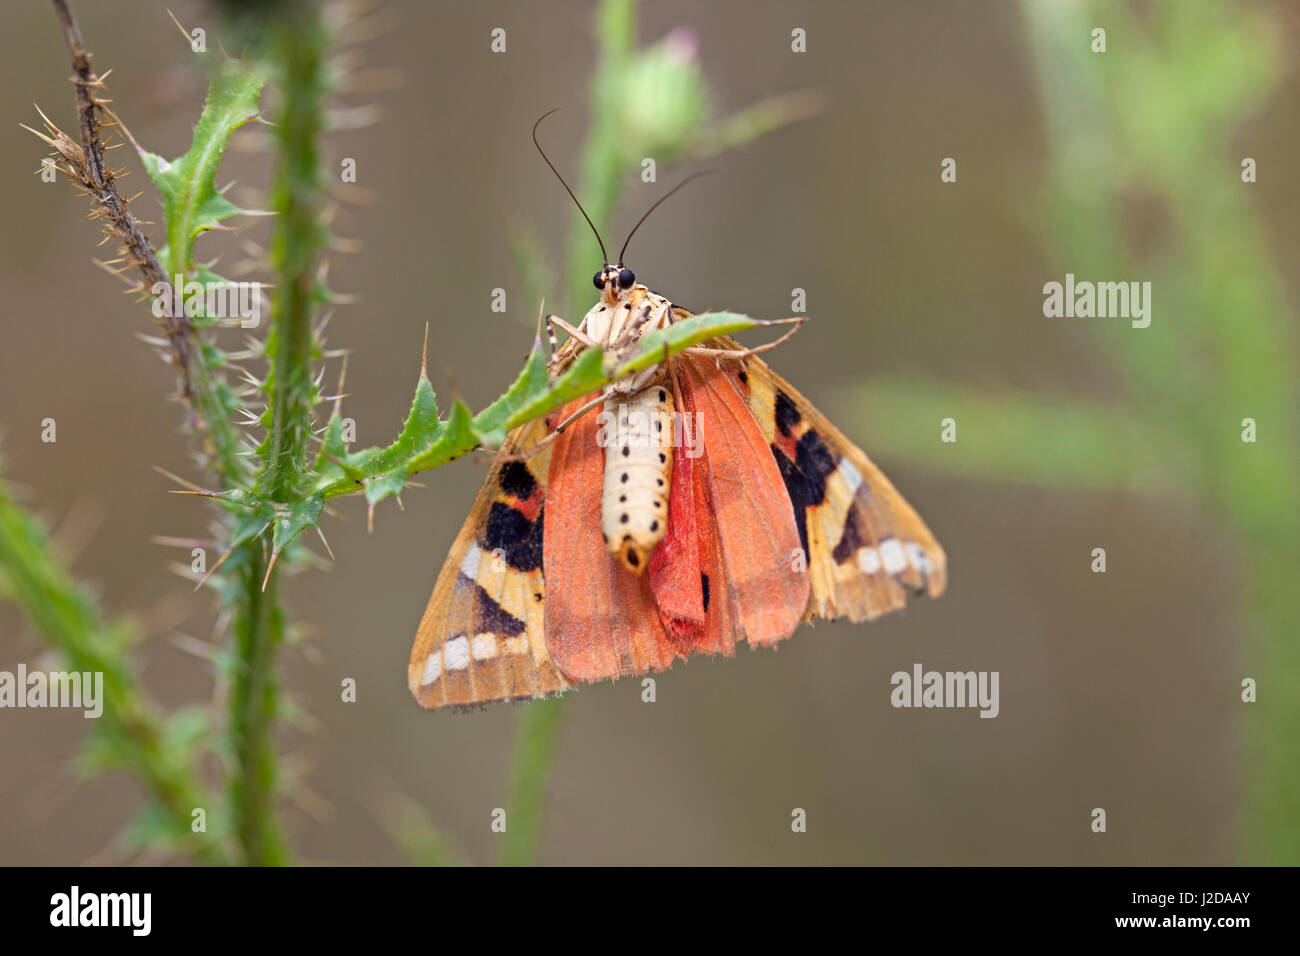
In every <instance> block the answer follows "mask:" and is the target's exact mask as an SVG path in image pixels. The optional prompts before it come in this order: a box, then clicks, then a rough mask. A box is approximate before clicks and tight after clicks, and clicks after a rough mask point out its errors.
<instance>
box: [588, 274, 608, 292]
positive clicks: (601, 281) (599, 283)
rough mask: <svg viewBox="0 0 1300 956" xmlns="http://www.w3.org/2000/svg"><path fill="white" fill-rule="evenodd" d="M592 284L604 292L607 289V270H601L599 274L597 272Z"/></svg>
mask: <svg viewBox="0 0 1300 956" xmlns="http://www.w3.org/2000/svg"><path fill="white" fill-rule="evenodd" d="M591 284H592V285H594V286H595V287H596V288H597V289H600V290H601V291H604V289H605V270H604V269H602V270H600V271H599V272H597V273H596V274H595V275H594V276H593V277H592V279H591Z"/></svg>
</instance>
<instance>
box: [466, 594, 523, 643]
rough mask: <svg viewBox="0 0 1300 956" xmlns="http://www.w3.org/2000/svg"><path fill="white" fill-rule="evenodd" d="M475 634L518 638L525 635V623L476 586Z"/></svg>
mask: <svg viewBox="0 0 1300 956" xmlns="http://www.w3.org/2000/svg"><path fill="white" fill-rule="evenodd" d="M472 619H473V621H474V633H476V634H483V633H485V632H486V633H490V634H504V635H505V636H506V637H518V636H519V635H520V634H522V633H524V629H525V628H524V622H523V621H521V620H519V618H517V617H515V616H514V615H513V614H511V613H510V612H509V611H507V610H506V609H505V608H503V607H502V606H501V605H500V604H498V603H497V602H496V600H495V599H494V598H493V597H492V595H490V594H488V593H487V591H485V590H483V588H482V587H481V586H479V585H478V584H475V585H474V613H473V618H472Z"/></svg>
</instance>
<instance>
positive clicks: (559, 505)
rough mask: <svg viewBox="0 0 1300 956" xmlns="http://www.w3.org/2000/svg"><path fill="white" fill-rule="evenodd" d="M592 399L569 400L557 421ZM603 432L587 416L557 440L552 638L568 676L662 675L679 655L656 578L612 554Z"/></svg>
mask: <svg viewBox="0 0 1300 956" xmlns="http://www.w3.org/2000/svg"><path fill="white" fill-rule="evenodd" d="M592 397H593V396H587V397H586V398H581V399H576V400H575V401H573V402H571V403H569V405H567V406H566V407H565V408H563V409H561V410H560V412H559V414H558V415H557V416H556V420H557V421H563V420H564V419H566V418H567V417H568V416H569V415H570V414H572V413H573V412H574V411H575V410H576V409H578V408H580V407H581V406H582V404H583V403H584V402H586V401H589V400H590V398H592ZM598 433H599V426H598V424H597V417H596V415H594V414H587V415H584V416H583V417H582V418H580V419H579V420H578V421H576V422H574V423H573V424H572V425H570V426H569V427H568V428H567V429H566V430H565V431H564V432H562V433H561V434H560V435H559V436H558V437H557V438H556V439H555V443H554V446H553V447H552V449H551V462H550V471H549V479H548V484H547V489H546V550H545V559H544V560H545V573H546V581H547V584H548V588H547V594H546V641H547V646H548V647H549V649H550V653H551V657H552V658H553V659H554V661H555V663H556V664H558V665H559V667H560V669H561V670H562V671H563V672H564V674H565V675H566V676H567V677H568V678H570V679H571V680H580V681H596V680H602V679H604V678H613V677H619V676H621V675H624V674H640V673H644V672H645V671H648V670H663V669H664V668H666V667H668V666H670V665H671V664H672V662H673V660H674V659H675V657H676V656H677V655H676V653H675V652H674V651H673V649H672V646H671V645H670V644H669V642H668V638H667V635H666V634H665V633H664V629H663V625H662V624H661V623H660V620H659V611H658V609H657V608H656V607H655V603H654V597H653V595H652V594H651V592H650V580H649V576H648V575H645V574H634V573H632V572H631V571H629V570H627V568H625V567H623V565H622V564H621V563H620V562H619V561H618V559H617V558H615V557H614V556H613V555H611V554H610V553H609V552H608V551H607V550H606V549H605V543H604V540H603V539H602V537H601V530H600V499H601V487H602V484H603V479H604V472H605V450H604V449H603V448H601V447H600V445H599V443H598V442H597V440H596V436H597V434H598Z"/></svg>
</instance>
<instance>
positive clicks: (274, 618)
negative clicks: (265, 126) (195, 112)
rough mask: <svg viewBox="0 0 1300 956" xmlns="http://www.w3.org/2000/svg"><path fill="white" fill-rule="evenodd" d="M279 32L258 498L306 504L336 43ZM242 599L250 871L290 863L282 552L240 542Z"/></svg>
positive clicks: (296, 10) (302, 19)
mask: <svg viewBox="0 0 1300 956" xmlns="http://www.w3.org/2000/svg"><path fill="white" fill-rule="evenodd" d="M291 12H292V16H289V15H288V14H286V16H285V19H283V20H281V21H278V22H276V23H274V24H273V25H272V28H271V29H272V36H273V41H272V44H271V46H270V52H271V55H272V57H273V60H274V63H275V64H276V66H277V68H278V70H279V77H278V79H279V87H280V95H281V109H280V114H279V116H278V117H277V123H276V145H277V167H276V173H275V178H274V181H273V185H272V190H271V208H272V209H273V210H274V211H275V212H276V213H277V219H276V227H275V233H274V235H273V237H272V240H271V259H272V265H273V268H274V269H275V273H276V292H275V297H274V299H273V303H272V327H271V331H270V334H269V335H268V338H267V355H268V357H269V358H270V360H271V363H272V367H271V371H270V373H269V374H268V376H267V382H266V391H267V393H268V395H269V396H270V416H271V417H270V422H269V425H268V434H267V438H266V442H265V444H264V446H263V450H264V466H263V471H262V473H261V475H260V476H259V478H258V482H257V484H258V490H259V492H260V493H261V494H262V495H263V496H265V497H266V498H268V499H269V500H271V501H274V502H277V503H280V504H293V503H294V502H295V501H296V500H297V499H298V497H299V496H300V484H301V476H302V475H303V473H304V471H305V469H306V467H307V460H306V456H307V443H308V439H309V438H310V436H311V406H312V403H313V402H314V400H315V395H314V386H313V383H312V374H311V359H312V350H313V344H314V343H313V338H312V327H311V319H312V314H313V311H314V307H315V304H316V301H317V287H316V275H315V263H316V258H317V255H318V254H319V252H320V250H321V248H322V247H323V245H324V244H325V241H326V232H325V230H324V229H323V227H322V226H321V225H320V223H319V221H318V213H319V205H320V188H321V172H320V158H319V154H318V146H317V141H318V139H319V137H320V135H321V132H322V131H323V128H324V114H323V111H322V105H321V100H322V96H323V94H324V91H325V86H326V82H325V54H326V51H327V47H328V37H327V34H326V31H325V28H324V26H323V24H322V23H321V20H320V14H319V9H318V7H317V6H316V5H315V4H301V5H295V6H293V7H292V8H291ZM241 548H242V549H243V550H244V552H245V558H246V560H245V562H244V566H243V568H242V569H241V572H240V573H241V578H240V586H241V591H242V595H241V601H240V607H239V608H238V617H237V619H236V621H235V651H236V663H235V673H234V675H233V677H232V686H231V695H230V720H229V734H230V737H231V739H230V749H231V751H232V753H233V755H234V758H235V770H234V775H233V777H232V781H231V799H232V806H233V812H234V816H235V832H236V833H237V834H238V836H239V840H240V844H241V846H242V847H243V850H244V854H245V857H246V859H247V860H248V862H249V863H253V864H257V865H277V864H282V863H287V862H289V853H288V847H287V844H286V843H285V840H284V838H283V836H282V835H281V834H280V831H279V829H278V826H277V824H276V822H275V811H274V793H275V787H276V782H277V770H276V767H277V760H276V751H275V744H274V741H273V739H272V730H273V727H274V723H275V718H276V714H277V710H278V684H277V681H276V676H275V652H276V649H277V648H278V647H279V645H280V643H281V642H282V640H283V637H284V613H283V610H282V609H281V607H280V604H279V600H278V592H279V587H278V580H277V577H276V574H275V572H274V568H273V562H274V561H275V559H276V557H277V555H276V554H275V553H271V554H269V555H266V554H264V552H263V551H262V550H261V544H259V543H257V542H249V543H248V544H246V545H242V546H241Z"/></svg>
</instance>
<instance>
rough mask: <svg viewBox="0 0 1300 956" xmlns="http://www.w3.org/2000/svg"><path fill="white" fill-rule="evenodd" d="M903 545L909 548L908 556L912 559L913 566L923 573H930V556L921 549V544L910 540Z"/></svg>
mask: <svg viewBox="0 0 1300 956" xmlns="http://www.w3.org/2000/svg"><path fill="white" fill-rule="evenodd" d="M903 547H904V548H906V549H907V557H908V559H909V560H911V562H912V567H914V568H916V570H918V571H920V572H921V573H922V574H929V573H930V558H929V556H927V555H926V553H925V552H924V551H923V550H921V546H920V545H919V544H917V543H916V542H915V541H909V542H907V543H906V544H905V545H903Z"/></svg>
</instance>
